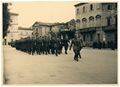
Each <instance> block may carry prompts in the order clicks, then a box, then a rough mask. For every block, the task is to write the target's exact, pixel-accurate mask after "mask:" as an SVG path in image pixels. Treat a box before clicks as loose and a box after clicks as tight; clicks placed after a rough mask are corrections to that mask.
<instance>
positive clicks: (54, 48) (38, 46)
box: [12, 35, 84, 61]
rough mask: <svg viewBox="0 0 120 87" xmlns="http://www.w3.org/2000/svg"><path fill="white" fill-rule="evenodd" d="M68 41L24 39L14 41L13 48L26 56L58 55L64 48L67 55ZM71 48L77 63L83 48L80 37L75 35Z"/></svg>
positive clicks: (45, 38)
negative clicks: (26, 54)
mask: <svg viewBox="0 0 120 87" xmlns="http://www.w3.org/2000/svg"><path fill="white" fill-rule="evenodd" d="M69 43H70V42H69V39H68V38H62V39H61V38H60V37H51V38H50V37H48V36H44V37H41V36H40V37H38V38H36V39H34V38H30V37H28V38H24V39H21V40H16V41H15V42H14V43H13V45H12V46H13V47H15V48H16V49H17V50H20V51H23V52H26V53H28V54H31V55H34V54H38V55H41V54H45V55H48V54H53V55H56V56H58V55H60V54H61V53H62V49H63V48H64V50H65V54H67V51H68V47H69ZM72 46H73V52H74V60H76V61H78V58H81V54H80V51H81V49H82V47H83V46H84V44H83V41H82V39H81V37H80V36H77V35H75V37H74V38H73V39H72V40H71V43H70V49H69V50H71V48H72Z"/></svg>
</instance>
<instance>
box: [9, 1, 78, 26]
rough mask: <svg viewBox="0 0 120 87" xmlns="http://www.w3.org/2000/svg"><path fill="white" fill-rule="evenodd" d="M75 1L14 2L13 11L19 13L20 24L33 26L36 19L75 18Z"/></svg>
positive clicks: (49, 20)
mask: <svg viewBox="0 0 120 87" xmlns="http://www.w3.org/2000/svg"><path fill="white" fill-rule="evenodd" d="M75 4H77V2H74V1H59V2H58V1H57V2H55V1H46V2H42V1H39V2H33V1H31V2H13V3H12V6H11V7H10V9H11V12H14V13H18V14H19V16H18V26H21V27H31V26H32V24H33V23H35V22H36V21H40V22H47V23H54V22H67V21H69V20H71V19H73V18H75V7H74V5H75Z"/></svg>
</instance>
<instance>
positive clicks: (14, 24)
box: [6, 13, 18, 42]
mask: <svg viewBox="0 0 120 87" xmlns="http://www.w3.org/2000/svg"><path fill="white" fill-rule="evenodd" d="M6 39H7V42H11V41H15V40H17V39H18V14H17V13H10V25H9V27H8V34H7V36H6Z"/></svg>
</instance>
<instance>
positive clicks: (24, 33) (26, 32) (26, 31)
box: [18, 27, 33, 39]
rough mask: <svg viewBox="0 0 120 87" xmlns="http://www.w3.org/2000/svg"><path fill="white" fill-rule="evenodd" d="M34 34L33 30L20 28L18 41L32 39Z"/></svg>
mask: <svg viewBox="0 0 120 87" xmlns="http://www.w3.org/2000/svg"><path fill="white" fill-rule="evenodd" d="M32 32H33V30H32V29H31V28H24V27H18V37H19V38H18V39H21V38H26V37H32Z"/></svg>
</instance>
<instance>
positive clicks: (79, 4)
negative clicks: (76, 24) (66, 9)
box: [74, 3, 88, 7]
mask: <svg viewBox="0 0 120 87" xmlns="http://www.w3.org/2000/svg"><path fill="white" fill-rule="evenodd" d="M84 4H88V3H78V4H75V5H74V6H75V7H77V6H81V5H84Z"/></svg>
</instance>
